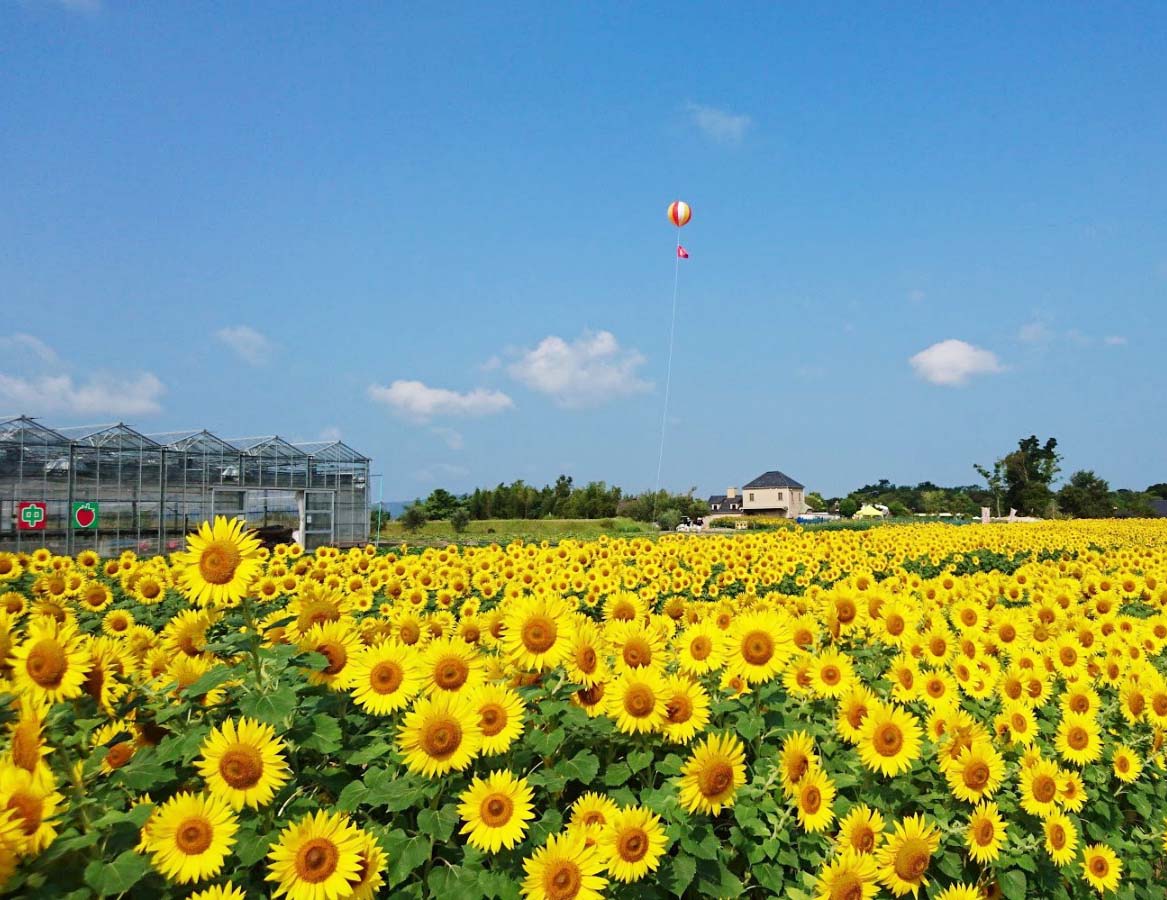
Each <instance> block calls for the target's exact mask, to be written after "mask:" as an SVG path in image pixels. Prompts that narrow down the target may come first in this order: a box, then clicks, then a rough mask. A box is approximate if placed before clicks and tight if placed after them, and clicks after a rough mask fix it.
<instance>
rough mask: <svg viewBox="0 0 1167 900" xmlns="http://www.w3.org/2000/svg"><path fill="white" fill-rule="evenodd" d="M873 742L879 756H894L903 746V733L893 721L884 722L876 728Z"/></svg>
mask: <svg viewBox="0 0 1167 900" xmlns="http://www.w3.org/2000/svg"><path fill="white" fill-rule="evenodd" d="M873 743H874V745H875V752H876V753H878V754H879V755H880V756H895V755H896V754H897V753H899V752H900V750H901V749H902V748H903V746H904V733H903V732H902V731H900V727H899V726H898V725H897V724H896V723H895V722H885V723H884V724H882V725H880V726H879V728H877V729H876V731H875V741H874V742H873Z"/></svg>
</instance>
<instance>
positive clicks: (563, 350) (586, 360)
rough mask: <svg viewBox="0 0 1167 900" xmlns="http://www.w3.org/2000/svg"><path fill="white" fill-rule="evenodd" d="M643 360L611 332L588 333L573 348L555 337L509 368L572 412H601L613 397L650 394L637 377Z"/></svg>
mask: <svg viewBox="0 0 1167 900" xmlns="http://www.w3.org/2000/svg"><path fill="white" fill-rule="evenodd" d="M643 364H644V357H643V356H641V355H640V353H638V352H637V351H635V350H626V349H623V348H621V347H620V343H619V342H618V341H617V340H616V337H615V335H613V334H612V333H611V332H610V331H597V332H589V331H585V332H584V333H583V335H581V336H580V337H579V338H577V339H576V340H575V341H573V342H572V343H570V344H569V343H568V342H567V341H565V340H563V338H561V337H556V336H555V335H550V336H549V337H545V338H543V340H542V341H540V342H539V345H538V346H537V347H535V348H534V349H533V350H524V351H522V355H521V356H520V357H519V359H518V360H516V361H515V362H513V363H511V364H510V365H509V366H507V371H508V372H509V373H510V375H511V377H512V378H515V379H517V380H518V381H521V382H522V383H523V384H525V385H526V386H527V387H529V388H531V389H532V390H535V391H539V392H540V393H542V394H547V395H549V396H550V397H552V398H553V399H554V400H555V402H556V403H557V404H559V405H560V406H565V407H569V408H578V407H584V406H598V405H600V404H602V403H604V402H605V401H607V400H611V399H612V398H614V397H619V396H622V395H625V394H634V393H638V392H640V391H647V390H650V389H651V388H652V385H651V384H650V383H649V382H647V381H644V380H642V379H641V378H640V377H638V375H637V369H639V368H640V367H641V366H642V365H643Z"/></svg>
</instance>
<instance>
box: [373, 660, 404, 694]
mask: <svg viewBox="0 0 1167 900" xmlns="http://www.w3.org/2000/svg"><path fill="white" fill-rule="evenodd" d="M404 678H405V673H404V672H403V671H402V670H401V666H400V665H398V664H397V663H396V662H393V661H392V660H388V659H383V660H381V661H380V662H379V663H377V664H376V665H375V666H373V668H372V669H371V670H370V671H369V687H371V688H372V689H373V691H374V692H375V693H378V694H392V693H393V692H394V691H396V690H397V689H398V688H399V687H401V682H402V681H403V680H404Z"/></svg>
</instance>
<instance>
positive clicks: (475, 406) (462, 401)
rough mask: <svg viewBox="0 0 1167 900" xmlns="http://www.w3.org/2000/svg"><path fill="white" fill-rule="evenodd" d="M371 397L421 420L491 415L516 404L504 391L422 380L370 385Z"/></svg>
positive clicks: (397, 411)
mask: <svg viewBox="0 0 1167 900" xmlns="http://www.w3.org/2000/svg"><path fill="white" fill-rule="evenodd" d="M369 397H370V398H371V399H372V400H374V401H375V402H377V403H383V404H385V405H386V406H388V407H389V408H390V409H392V410H393V411H394V412H396V413H398V414H399V415H402V416H405V417H406V418H407V419H413V420H415V421H418V422H426V421H429V420H430V419H432V418H435V417H438V416H489V415H494V414H495V413H500V412H504V411H506V410H508V409H512V408H514V405H515V404H514V401H513V400H511V398H510V397H508V396H507V395H506V394H504V393H503V392H502V391H492V390H487V389H486V388H475V389H474V390H472V391H468V392H466V393H464V394H460V393H458V392H457V391H450V390H447V389H446V388H435V387H430V386H429V385H427V384H424V383H423V382H420V381H401V380H398V381H394V382H393V383H392V384H390V385H389V386H388V387H385V386H384V385H380V384H373V385H369Z"/></svg>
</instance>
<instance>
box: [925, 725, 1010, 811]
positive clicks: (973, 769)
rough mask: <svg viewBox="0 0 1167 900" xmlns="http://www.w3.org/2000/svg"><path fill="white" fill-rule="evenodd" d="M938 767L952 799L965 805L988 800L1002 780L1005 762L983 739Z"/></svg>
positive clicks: (989, 743) (987, 741) (988, 742)
mask: <svg viewBox="0 0 1167 900" xmlns="http://www.w3.org/2000/svg"><path fill="white" fill-rule="evenodd" d="M941 768H942V769H943V771H944V777H945V778H946V779H947V780H948V787H949V789H950V790H951V791H952V796H954V797H956V799H957V800H965V801H967V802H969V803H976V802H978V801H980V800H982V799H984V798H986V797H992V796H993V794H994V793H995V792H996V790H997V788H999V787H1000V786H1001V782H1002V781H1004V780H1005V760H1004V759H1003V758H1002V756H1001V754H1000V753H998V752H997V750H996V749H995V748H994V747H993V744H992V742H991V741H989V740H987V739H983V738H982V739H978V740H976V741H974V742H973V745H972V746H971V747H965V748H964V749H962V750H961V751H960V755H958V756H957V757H956V759H955V760H945V761H944V762H943V763H942V766H941Z"/></svg>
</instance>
